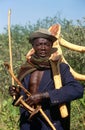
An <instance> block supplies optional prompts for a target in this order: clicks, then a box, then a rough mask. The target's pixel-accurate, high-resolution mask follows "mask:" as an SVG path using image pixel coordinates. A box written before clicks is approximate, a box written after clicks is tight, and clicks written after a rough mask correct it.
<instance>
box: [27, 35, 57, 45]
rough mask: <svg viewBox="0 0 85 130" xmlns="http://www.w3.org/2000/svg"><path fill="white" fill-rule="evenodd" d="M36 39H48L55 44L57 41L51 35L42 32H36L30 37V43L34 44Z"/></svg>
mask: <svg viewBox="0 0 85 130" xmlns="http://www.w3.org/2000/svg"><path fill="white" fill-rule="evenodd" d="M36 38H46V39H48V40H50V41H52V42H55V41H56V40H57V38H56V37H55V36H53V35H51V34H45V33H41V32H34V33H32V34H31V35H30V37H29V42H30V43H32V42H33V40H34V39H36Z"/></svg>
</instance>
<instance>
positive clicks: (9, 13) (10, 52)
mask: <svg viewBox="0 0 85 130" xmlns="http://www.w3.org/2000/svg"><path fill="white" fill-rule="evenodd" d="M10 17H11V10H10V9H9V11H8V38H9V55H10V66H11V70H12V71H13V64H12V46H11V30H10V21H11V18H10ZM12 85H14V79H13V78H12Z"/></svg>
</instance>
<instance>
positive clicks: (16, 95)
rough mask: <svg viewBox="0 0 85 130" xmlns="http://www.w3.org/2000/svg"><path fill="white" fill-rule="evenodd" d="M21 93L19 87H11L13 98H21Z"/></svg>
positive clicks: (10, 91) (10, 92)
mask: <svg viewBox="0 0 85 130" xmlns="http://www.w3.org/2000/svg"><path fill="white" fill-rule="evenodd" d="M19 92H20V90H19V88H18V87H16V86H14V85H12V86H10V87H9V94H10V96H12V97H13V96H15V97H16V98H17V97H19Z"/></svg>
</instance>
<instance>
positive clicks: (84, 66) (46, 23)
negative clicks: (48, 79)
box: [0, 15, 85, 130]
mask: <svg viewBox="0 0 85 130" xmlns="http://www.w3.org/2000/svg"><path fill="white" fill-rule="evenodd" d="M57 23H59V24H60V25H61V35H62V37H63V38H64V39H66V40H67V41H69V42H71V43H73V44H77V45H80V46H85V18H82V20H77V23H76V25H75V24H74V23H73V21H72V20H70V21H68V20H66V19H65V18H64V19H62V20H61V19H60V18H59V16H57V15H56V16H55V17H46V18H45V19H43V20H40V19H39V20H38V21H37V22H36V24H31V23H30V22H29V23H28V24H26V25H25V26H21V25H11V35H12V55H13V70H14V73H15V75H17V71H18V69H19V67H20V65H21V64H22V63H24V61H25V56H26V54H27V52H28V50H29V49H30V48H31V45H30V44H29V43H28V38H29V34H30V32H32V31H34V30H36V29H38V28H39V27H44V28H49V27H50V26H52V25H53V24H57ZM4 30H5V31H4V33H2V34H0V130H18V129H19V108H18V107H14V106H13V105H12V102H13V100H12V98H11V97H10V96H9V93H8V88H9V86H10V85H11V77H10V75H9V73H8V72H7V70H6V68H5V67H4V62H8V63H9V61H10V58H9V44H8V43H9V41H8V30H7V28H6V27H5V28H4ZM62 50H63V55H64V56H65V58H66V60H67V61H68V62H69V64H70V65H71V66H72V67H73V68H74V70H75V71H77V72H79V73H82V74H85V53H82V54H81V53H79V52H75V51H71V50H68V49H65V48H63V47H62ZM80 82H81V84H83V85H85V81H80ZM71 130H85V94H84V96H83V98H82V99H79V100H76V101H73V102H72V103H71Z"/></svg>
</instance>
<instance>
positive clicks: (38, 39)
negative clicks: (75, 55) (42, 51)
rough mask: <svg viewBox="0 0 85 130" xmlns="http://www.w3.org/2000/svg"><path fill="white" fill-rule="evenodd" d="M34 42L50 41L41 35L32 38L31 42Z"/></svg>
mask: <svg viewBox="0 0 85 130" xmlns="http://www.w3.org/2000/svg"><path fill="white" fill-rule="evenodd" d="M36 42H48V43H52V41H51V40H49V39H47V38H42V37H40V38H36V39H34V40H33V43H36Z"/></svg>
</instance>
